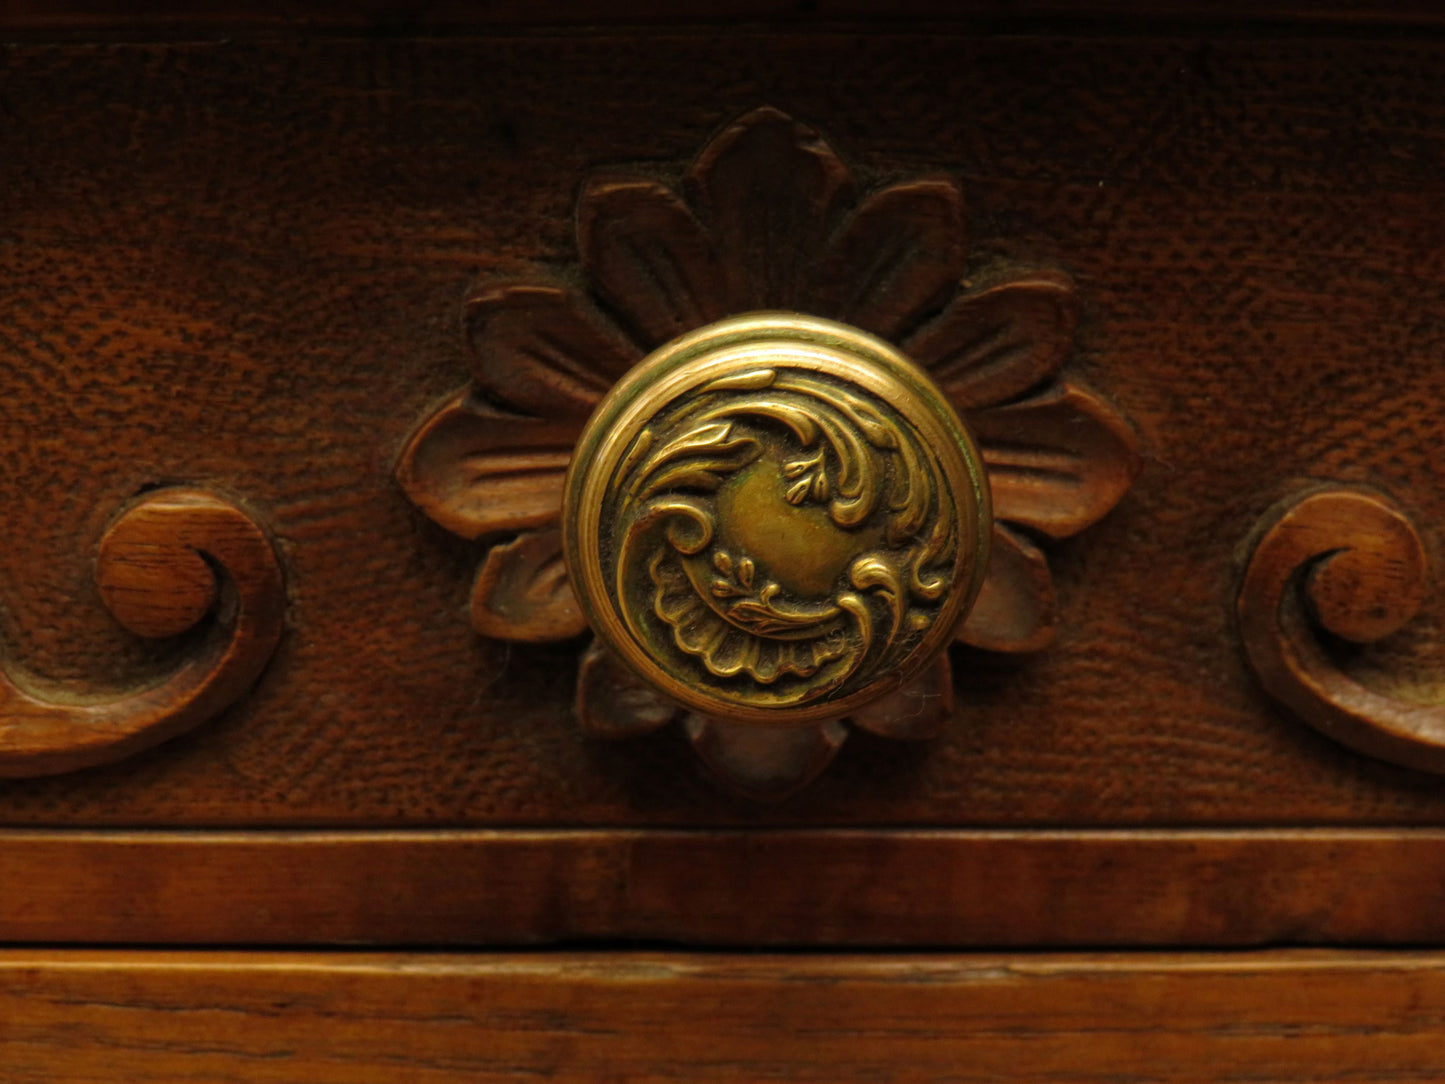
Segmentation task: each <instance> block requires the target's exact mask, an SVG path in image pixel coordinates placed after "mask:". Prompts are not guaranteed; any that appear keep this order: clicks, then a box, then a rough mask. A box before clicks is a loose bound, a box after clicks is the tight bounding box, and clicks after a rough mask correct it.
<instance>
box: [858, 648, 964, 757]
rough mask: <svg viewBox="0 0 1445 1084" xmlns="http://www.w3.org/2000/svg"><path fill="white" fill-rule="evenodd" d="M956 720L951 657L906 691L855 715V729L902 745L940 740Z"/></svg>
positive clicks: (940, 658) (942, 659)
mask: <svg viewBox="0 0 1445 1084" xmlns="http://www.w3.org/2000/svg"><path fill="white" fill-rule="evenodd" d="M952 716H953V666H952V664H951V663H950V662H949V661H948V655H947V653H944V654H942V655H939V656H938V658H937V659H935V660H934V661H933V663H932V664H931V665H930V666H929V667H928V669H926V670H924V671H923V673H921V674H920V675H918V677H916V678H914V679H913V680H912V681H910V682H909V683H908V684H907V685H905V686H903V688H901V689H898V690H896V691H895V692H892V693H889V694H888V695H887V696H884V697H881V698H880V699H878V700H875V701H873V703H871V704H868V705H865V706H864V707H863V708H862V709H860V710H858V711H855V712H854V713H853V715H852V718H851V721H852V723H853V725H854V726H860V727H862V728H863V729H864V730H871V731H872V732H873V733H874V734H880V735H882V736H883V737H885V738H894V739H896V740H898V741H926V740H927V739H929V738H936V737H937V736H938V735H939V734H940V733H941V732H942V730H943V728H944V726H945V725H947V723H948V720H949V719H950V718H952Z"/></svg>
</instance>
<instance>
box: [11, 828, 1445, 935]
mask: <svg viewBox="0 0 1445 1084" xmlns="http://www.w3.org/2000/svg"><path fill="white" fill-rule="evenodd" d="M0 884H3V885H5V886H6V887H5V891H4V892H3V893H0V941H6V942H11V943H25V942H30V943H39V942H50V943H71V944H122V943H126V944H145V943H150V944H159V943H167V944H176V945H180V944H205V945H224V944H272V945H334V944H362V943H371V944H382V945H518V944H538V943H553V942H591V943H615V942H619V941H626V942H634V943H635V942H637V941H644V942H653V943H659V944H662V943H677V944H695V945H716V946H727V945H773V946H814V947H816V946H870V947H885V946H910V945H912V946H966V947H984V946H994V947H1001V946H1011V947H1012V946H1034V947H1050V946H1052V947H1070V946H1077V947H1091V948H1098V947H1134V948H1137V947H1160V946H1190V945H1193V946H1245V945H1288V944H1293V945H1311V944H1360V945H1365V944H1371V945H1399V944H1432V943H1434V944H1445V906H1442V903H1445V831H1438V830H1415V831H1410V830H1403V831H1389V830H1346V829H1340V830H1276V831H1117V832H1114V831H1111V832H1087V831H1084V832H1072V831H1047V832H956V831H943V832H930V831H917V832H914V831H900V832H880V831H874V832H867V831H761V832H747V833H744V832H711V831H646V832H637V831H581V830H579V831H455V832H444V831H438V832H427V831H416V832H406V831H398V832H275V833H242V832H63V831H30V830H16V831H8V832H4V833H0Z"/></svg>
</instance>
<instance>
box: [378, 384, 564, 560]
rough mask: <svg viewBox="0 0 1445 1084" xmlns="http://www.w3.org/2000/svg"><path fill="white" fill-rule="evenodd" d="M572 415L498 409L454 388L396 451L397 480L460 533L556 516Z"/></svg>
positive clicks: (475, 534)
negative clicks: (548, 417)
mask: <svg viewBox="0 0 1445 1084" xmlns="http://www.w3.org/2000/svg"><path fill="white" fill-rule="evenodd" d="M580 430H581V425H580V423H578V422H576V421H560V422H557V421H543V420H541V419H538V418H524V417H521V416H519V415H515V414H508V413H504V412H503V411H500V410H497V409H496V408H494V407H490V406H487V405H486V404H483V403H478V402H477V401H475V400H474V399H472V398H471V397H470V396H469V395H468V394H467V393H466V392H461V393H458V394H457V395H455V396H453V397H452V398H451V399H450V400H449V401H448V402H447V403H445V404H444V405H443V406H442V408H441V409H440V410H438V411H437V412H436V413H434V414H433V415H432V416H431V417H430V418H428V419H427V420H426V422H425V423H423V425H422V427H421V428H420V429H418V430H417V431H416V433H414V434H413V435H412V437H411V439H410V440H409V441H408V442H407V444H406V447H405V448H403V449H402V453H401V457H400V459H399V461H398V462H397V467H396V478H397V481H398V482H400V483H401V487H402V488H403V489H404V490H406V495H407V496H408V497H410V498H411V500H412V502H413V503H414V504H415V505H416V506H417V507H418V508H420V509H421V510H422V511H423V512H425V513H426V514H427V515H428V516H430V517H431V518H432V519H433V520H435V521H436V522H437V523H439V524H441V525H442V526H443V527H445V528H446V529H447V530H449V531H452V532H453V533H455V534H459V535H461V536H462V537H463V538H479V537H481V536H482V535H485V534H489V533H493V532H497V531H518V530H525V529H527V528H529V527H540V526H543V525H545V524H549V523H552V522H555V520H556V519H557V517H558V516H559V515H560V514H561V510H562V483H563V481H564V479H565V477H566V472H567V464H568V462H569V461H570V459H571V458H572V446H573V445H574V444H575V443H576V441H577V435H578V433H579V432H580Z"/></svg>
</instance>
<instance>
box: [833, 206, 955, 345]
mask: <svg viewBox="0 0 1445 1084" xmlns="http://www.w3.org/2000/svg"><path fill="white" fill-rule="evenodd" d="M966 253H967V248H966V246H965V244H964V208H963V194H962V193H961V192H959V190H958V186H957V185H956V184H954V183H953V182H952V181H948V180H928V179H924V180H916V181H909V182H907V183H905V184H897V185H894V186H892V187H891V188H885V189H883V190H882V191H880V192H875V193H874V194H873V195H871V196H869V197H868V198H867V199H866V200H864V201H863V203H862V205H861V206H859V208H858V209H857V211H855V212H854V213H853V214H852V215H851V216H849V218H848V220H847V222H845V223H844V225H843V228H842V229H841V230H840V231H839V232H838V234H837V236H836V237H834V239H833V241H832V243H831V244H830V245H829V247H828V251H827V252H826V253H825V254H824V256H823V259H822V262H821V265H820V266H819V269H818V272H817V285H816V287H815V289H816V294H815V300H814V305H813V310H814V311H817V312H819V313H821V314H822V315H824V316H832V317H835V318H836V319H839V320H842V321H844V322H845V323H849V324H853V325H854V326H856V327H861V328H863V329H864V330H865V331H871V332H873V333H874V334H875V335H879V336H881V337H883V338H885V339H894V338H897V337H898V336H900V335H901V334H903V333H904V332H905V331H907V330H908V329H909V328H910V327H912V326H913V324H914V322H915V321H916V320H918V319H919V318H920V317H922V316H924V315H925V314H927V312H928V311H929V310H930V309H932V308H933V307H935V306H936V305H939V304H941V303H942V302H943V300H944V299H945V298H946V297H947V296H948V295H949V293H950V292H951V291H952V290H953V289H954V288H955V286H956V285H957V283H958V278H959V276H960V275H962V274H963V268H964V258H965V255H966Z"/></svg>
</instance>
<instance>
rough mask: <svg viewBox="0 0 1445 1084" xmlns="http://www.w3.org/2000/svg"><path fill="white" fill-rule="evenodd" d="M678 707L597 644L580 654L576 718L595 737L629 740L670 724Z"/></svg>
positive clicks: (594, 643) (676, 713) (595, 642)
mask: <svg viewBox="0 0 1445 1084" xmlns="http://www.w3.org/2000/svg"><path fill="white" fill-rule="evenodd" d="M679 710H680V709H679V708H678V706H677V705H676V704H674V703H673V702H672V701H671V700H668V699H667V698H666V697H665V696H663V695H662V694H660V693H659V692H658V691H657V690H656V689H654V688H653V687H652V686H651V685H649V684H648V683H647V682H645V681H643V680H642V679H641V678H639V677H638V676H637V675H636V674H634V673H633V672H632V671H631V670H629V669H627V667H625V666H623V665H622V664H621V663H620V662H618V661H617V658H616V656H614V655H613V654H612V652H610V651H608V650H607V648H605V647H603V646H602V645H601V644H600V643H598V642H597V641H595V640H594V641H593V642H592V643H590V644H588V645H587V650H586V651H584V652H583V653H582V667H581V669H580V670H579V671H578V674H577V719H578V721H579V722H580V723H581V724H582V729H583V730H585V731H586V732H587V733H589V734H591V735H592V736H593V737H596V738H630V737H633V736H635V735H637V734H646V733H647V732H648V731H650V730H656V729H657V728H658V727H660V726H665V725H666V724H668V723H670V722H672V720H673V719H675V718H676V717H677V715H678V712H679Z"/></svg>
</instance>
